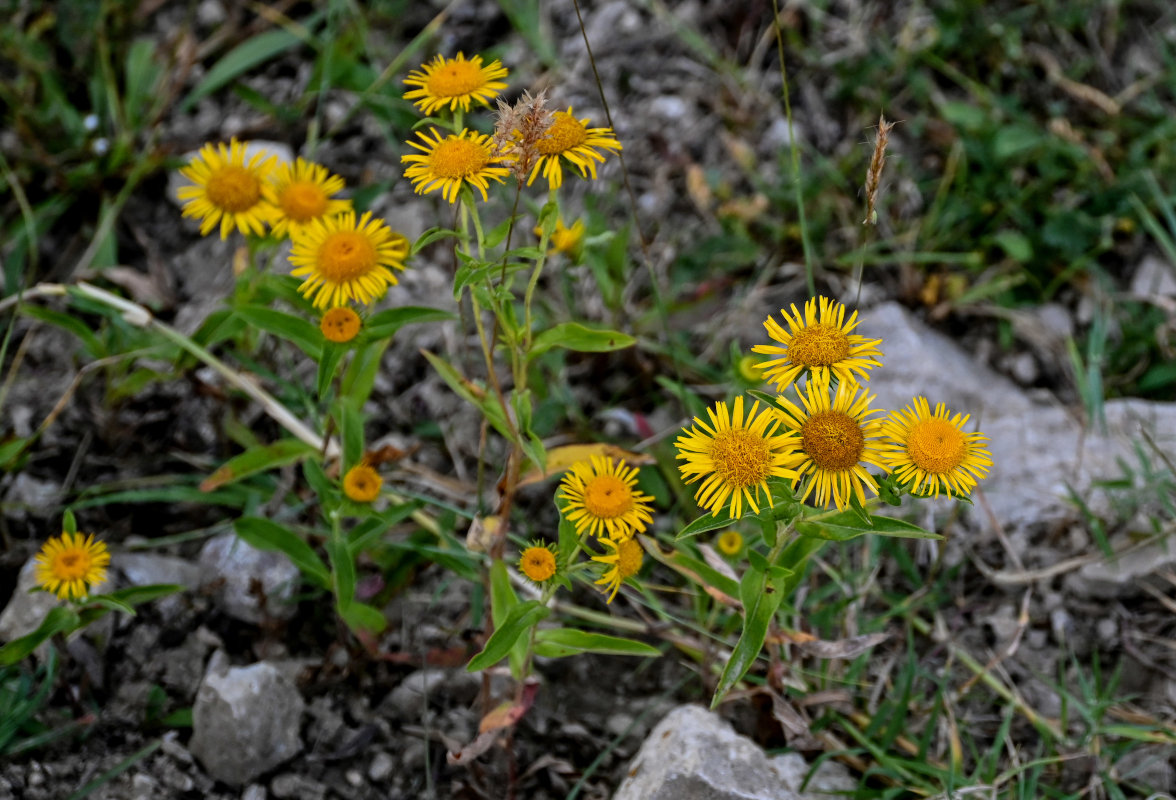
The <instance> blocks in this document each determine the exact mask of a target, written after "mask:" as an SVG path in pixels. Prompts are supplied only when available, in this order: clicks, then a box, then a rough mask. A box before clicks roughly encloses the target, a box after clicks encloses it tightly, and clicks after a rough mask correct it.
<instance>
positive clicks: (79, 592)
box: [36, 533, 110, 600]
mask: <svg viewBox="0 0 1176 800" xmlns="http://www.w3.org/2000/svg"><path fill="white" fill-rule="evenodd" d="M36 562H37V575H36V578H37V585H38V586H39V587H41V588H42V589H44V590H45V591H47V592H53V593H54V594H56V595H57V597H58V599H59V600H80V599H81V598H83V597H85V596H86V595H87V594H88V593H89V591H90V587H91V586H95V585H97V584H100V583H103V582H105V581H106V567H107V565H108V564H110V553H109V552H108V551H107V550H106V543H105V542H102V541H98V540H96V539H95V538H94V537H93V536H92V535H91V536H84V535H83V534H80V533H62V534H61V536H59V537H55V538H53V539H50V540H49V541H47V542H45V545H44V546H43V547H42V548H41V552H39V553H38V554H37V558H36Z"/></svg>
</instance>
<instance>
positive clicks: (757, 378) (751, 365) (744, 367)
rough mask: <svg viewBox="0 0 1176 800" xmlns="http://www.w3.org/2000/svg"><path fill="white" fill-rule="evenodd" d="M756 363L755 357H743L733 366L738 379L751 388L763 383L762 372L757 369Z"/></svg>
mask: <svg viewBox="0 0 1176 800" xmlns="http://www.w3.org/2000/svg"><path fill="white" fill-rule="evenodd" d="M756 361H757V359H756V357H755V356H743V357H742V358H740V359H739V362H738V363H737V364H736V365H735V371H736V372H737V373H738V374H739V377H740V378H742V379H743V380H745V381H747V382H748V383H750V384H751V385H753V386H759V385H760V384H762V383H763V382H764V371H763V370H762V369H760V368H759V366H758V365H757V364H756Z"/></svg>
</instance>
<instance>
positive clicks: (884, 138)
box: [862, 114, 894, 225]
mask: <svg viewBox="0 0 1176 800" xmlns="http://www.w3.org/2000/svg"><path fill="white" fill-rule="evenodd" d="M893 127H894V123H893V122H887V121H886V117H885V115H883V114H879V115H878V138H877V139H876V140H875V141H874V154H873V155H872V156H870V168H869V170H867V171H866V218H865V219H863V220H862V224H863V225H877V224H878V211H877V210H876V208H875V203H876V202H877V200H878V186H879V184H880V183H881V182H882V166H883V165H884V164H885V163H886V145H887V143H889V141H890V129H891V128H893Z"/></svg>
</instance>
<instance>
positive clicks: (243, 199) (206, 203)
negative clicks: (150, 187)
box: [176, 139, 278, 239]
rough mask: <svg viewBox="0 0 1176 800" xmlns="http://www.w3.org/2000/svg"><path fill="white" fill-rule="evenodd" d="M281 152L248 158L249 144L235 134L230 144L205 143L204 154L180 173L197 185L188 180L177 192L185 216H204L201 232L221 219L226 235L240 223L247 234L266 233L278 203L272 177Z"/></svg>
mask: <svg viewBox="0 0 1176 800" xmlns="http://www.w3.org/2000/svg"><path fill="white" fill-rule="evenodd" d="M277 161H278V159H277V156H269V157H268V158H267V157H266V154H265V153H257V154H255V155H254V156H253V157H252V158H250V159H249V160H248V161H246V159H245V145H243V144H242V143H241V142H238V141H237V140H236V139H232V140H230V142H229V146H228V147H225V145H224V143H223V142H222V143H220V144H217V145H213V144H212V143H209V144H206V145H204V147H202V148H200V155H198V156H197V157H196V158H194V159H193V160H192V161H191V162H190V163H189V164H188V165H187V166H186V167H183V168H181V169H180V174H181V175H183V176H184V177H185V178H187V179H188V180H190V181H192V183H193V184H195V185H194V186H183V187H181V188H180V189H179V191H178V192H176V196H177V197H179V198H180V199H181V200H183V201H185V202H184V208H183V215H184V216H185V217H199V218H200V234H201V235H202V236H207V235H208V234H209V233H210V232H211V231H212V229H213V228H215V227H216V226H217V223H218V222H219V223H220V236H221V239H227V238H228V236H229V232H230V231H232V230H233V229H234V228H236V229H237V230H239V231H240V232H241V233H243V234H250V233H252V234H254V235H256V236H264V235H265V224H266V223H267V222H270V221H272V220H273V219H274V216H275V215H276V214H277V209H276V208H275V207H274V203H273V189H272V188H271V187H270V185H269V183H268V180H269V176H270V173H271V172H272V171H273V169H274V166H275V165H276V164H277Z"/></svg>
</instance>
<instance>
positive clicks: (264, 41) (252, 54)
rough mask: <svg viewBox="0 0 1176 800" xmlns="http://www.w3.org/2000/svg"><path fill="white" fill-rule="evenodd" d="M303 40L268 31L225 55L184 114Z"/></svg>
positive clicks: (188, 102) (184, 104)
mask: <svg viewBox="0 0 1176 800" xmlns="http://www.w3.org/2000/svg"><path fill="white" fill-rule="evenodd" d="M319 16H320V15H317V14H316V15H315V16H314V17H312V18H311V20H308V21H307V22H306V23H305V25H306V26H307V27H310V26H312V25H313V24H314V22H316V21H317V20H318V18H319ZM301 41H302V38H301V37H299V36H296V35H295V34H293V33H290V32H289V31H286V30H277V31H266V32H265V33H262V34H259V35H257V36H254V37H253V38H251V39H247V40H245V41H244V42H242V43H241V44H239V45H237V46H236V47H234V48H233V49H232V50H230V51H229V52H228V53H226V54H225V56H224V57H223V58H221V60H220V61H217V62H216V63H215V64H213V65H212V67H211V68H210V69H209V70H208V72H207V73H205V75H204V79H203V80H202V81H200V83H198V84H197V85H196V88H194V89H193V90H192V91H191V92H189V93H188V96H187V97H185V98H184V99H183V101H182V102H181V103H180V111H181V112H183V111H187V110H190V109H191V108H192V106H193V105H195V104H196V101H197V100H199V99H200V98H202V97H205V96H207V95H209V94H212V93H213V92H215V91H216V90H217V89H219V88H221V87H222V86H224V85H225V84H227V83H229V82H230V81H232V80H234V79H236V78H238V77H240V76H241V75H244V74H245V73H247V72H249V71H250V70H252V69H253V68H254V67H257V66H259V65H261V64H264V63H265V62H267V61H269V60H270V59H272V58H275V57H277V56H279V55H281V54H282V53H284V52H286V51H287V50H289V49H290V48H292V47H295V46H296V45H298V44H299V43H301Z"/></svg>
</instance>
